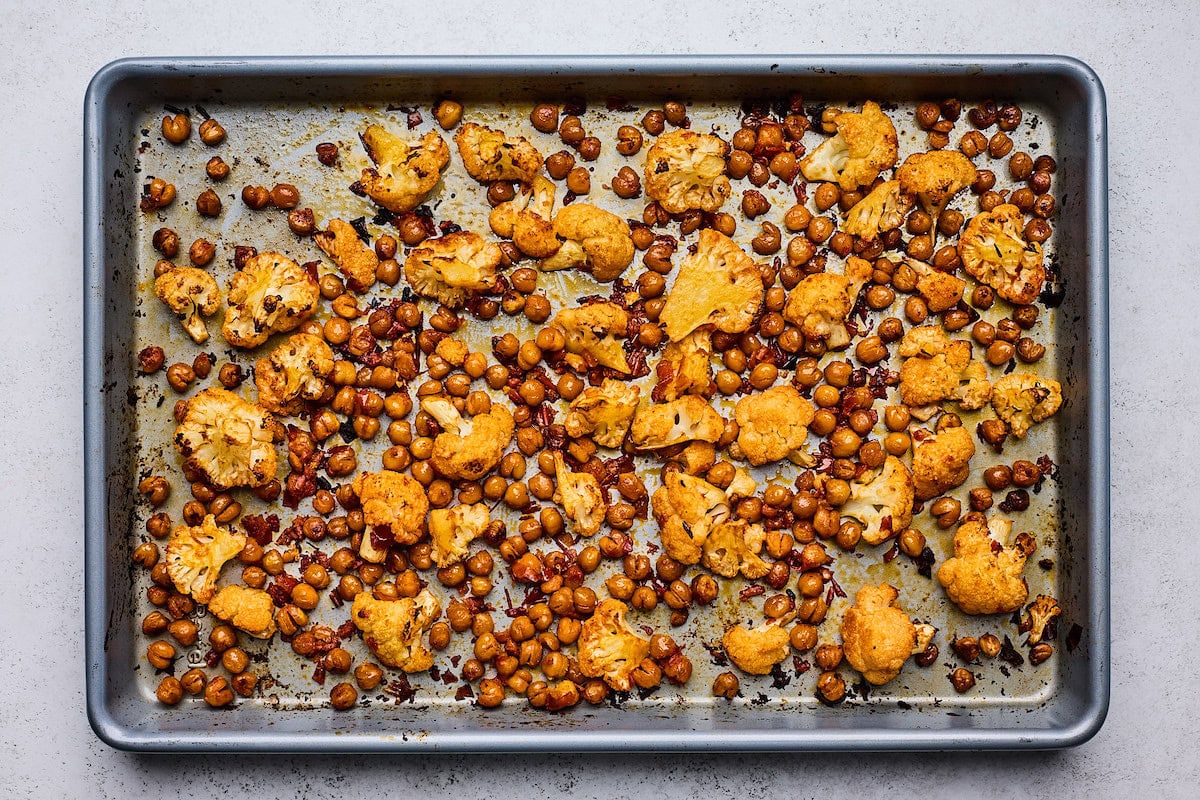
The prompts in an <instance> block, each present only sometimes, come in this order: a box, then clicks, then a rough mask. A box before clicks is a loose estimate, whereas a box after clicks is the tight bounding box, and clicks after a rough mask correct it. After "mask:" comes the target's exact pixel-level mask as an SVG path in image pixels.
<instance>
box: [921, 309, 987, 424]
mask: <svg viewBox="0 0 1200 800" xmlns="http://www.w3.org/2000/svg"><path fill="white" fill-rule="evenodd" d="M898 352H899V353H900V355H902V356H904V358H905V361H904V364H902V365H901V367H900V398H901V399H902V400H904V403H905V405H909V406H913V407H920V406H926V405H929V404H931V403H938V402H941V401H942V400H955V401H957V402H958V403H959V404H960V405H961V406H962V407H963V408H965V409H967V410H969V411H974V410H975V409H978V408H983V406H984V405H986V404H987V401H988V398H990V397H991V395H992V386H991V384H990V383H988V380H987V369H986V368H984V366H983V364H982V363H980V362H979V361H974V360H972V358H971V343H970V342H967V341H964V340H961V339H951V338H950V337H949V336H947V335H946V332H945V331H944V330H943V329H942V328H941V326H939V325H923V326H921V327H919V328H910V329H909V330H908V332H907V333H905V334H904V338H903V339H902V340H901V342H900V347H899V348H898Z"/></svg>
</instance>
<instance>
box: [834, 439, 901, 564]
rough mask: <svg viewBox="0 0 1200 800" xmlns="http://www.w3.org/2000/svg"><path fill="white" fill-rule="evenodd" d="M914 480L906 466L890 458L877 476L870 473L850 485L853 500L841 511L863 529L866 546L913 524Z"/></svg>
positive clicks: (894, 458)
mask: <svg viewBox="0 0 1200 800" xmlns="http://www.w3.org/2000/svg"><path fill="white" fill-rule="evenodd" d="M912 507H913V478H912V473H910V472H909V471H908V467H906V466H904V462H903V461H901V460H900V459H898V458H896V457H895V456H888V457H887V458H886V459H885V460H884V462H883V468H882V469H881V470H880V471H878V472H867V473H864V474H863V475H862V476H860V477H859V478H858V479H857V480H855V482H854V483H852V484H850V499H849V500H847V501H846V503H845V504H844V505H843V506H842V507H841V509H839V510H840V511H841V514H842V516H843V517H849V518H850V519H854V520H857V521H858V522H859V524H860V525H862V526H863V534H862V538H863V541H865V542H866V543H867V544H879V543H880V542H883V541H885V540H887V539H889V538H890V537H891V536H892V535H894V534H896V533H899V532H900V531H902V530H904V529H905V528H907V527H908V525H909V523H910V522H912Z"/></svg>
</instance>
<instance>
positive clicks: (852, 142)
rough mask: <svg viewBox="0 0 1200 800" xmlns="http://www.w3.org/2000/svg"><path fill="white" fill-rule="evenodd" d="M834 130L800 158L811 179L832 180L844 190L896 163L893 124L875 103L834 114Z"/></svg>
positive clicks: (864, 184) (851, 189) (803, 169)
mask: <svg viewBox="0 0 1200 800" xmlns="http://www.w3.org/2000/svg"><path fill="white" fill-rule="evenodd" d="M833 123H834V125H836V126H837V133H836V134H835V135H833V136H831V137H830V138H828V139H826V140H825V141H823V142H821V144H819V145H817V148H816V149H815V150H813V151H812V152H811V153H809V154H808V155H807V156H805V157H804V158H802V159H801V160H800V171H801V172H803V173H804V177H805V178H807V179H808V180H810V181H831V182H834V183H836V184H838V185H839V186H841V187H842V189H844V190H845V191H847V192H849V191H853V190H855V189H857V188H858V187H860V186H868V185H870V183H871V182H872V181H873V180H875V178H876V177H878V175H879V173H880V172H882V171H883V170H885V169H888V168H889V167H891V166H893V165H894V164H895V163H896V151H897V142H896V126H895V125H893V124H892V121H891V120H890V119H888V116H887V115H886V114H884V113H883V111H882V110H880V108H879V104H878V103H873V102H871V101H870V100H868V101H867V102H866V103H863V109H862V113H860V114H855V113H854V112H850V111H846V112H843V113H841V114H838V115H837V116H836V117H834V118H833Z"/></svg>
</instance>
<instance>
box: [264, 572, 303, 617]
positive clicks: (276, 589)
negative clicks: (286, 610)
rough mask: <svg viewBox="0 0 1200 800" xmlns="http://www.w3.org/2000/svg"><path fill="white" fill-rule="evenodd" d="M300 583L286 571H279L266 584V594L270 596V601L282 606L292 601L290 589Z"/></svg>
mask: <svg viewBox="0 0 1200 800" xmlns="http://www.w3.org/2000/svg"><path fill="white" fill-rule="evenodd" d="M299 583H300V581H299V580H297V579H296V578H293V577H292V576H291V575H288V574H287V573H286V572H281V573H279V574H278V575H276V576H275V580H273V581H271V584H270V585H269V586H267V594H269V595H270V596H271V601H272V602H273V603H275V605H276V606H278V607H279V608H283V607H284V606H286V605H287V604H288V603H290V602H292V589H294V588H295V587H296V586H297V585H298V584H299Z"/></svg>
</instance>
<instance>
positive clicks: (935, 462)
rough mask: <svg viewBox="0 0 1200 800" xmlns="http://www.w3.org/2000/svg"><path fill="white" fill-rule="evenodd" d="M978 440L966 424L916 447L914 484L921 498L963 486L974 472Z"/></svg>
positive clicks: (932, 496) (930, 437)
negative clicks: (973, 463) (972, 435)
mask: <svg viewBox="0 0 1200 800" xmlns="http://www.w3.org/2000/svg"><path fill="white" fill-rule="evenodd" d="M973 455H975V442H974V440H972V439H971V434H970V432H969V431H968V430H967V429H966V428H964V427H961V426H960V427H957V428H946V429H945V430H943V431H941V432H940V433H937V434H936V435H930V436H928V437H927V438H926V439H925V440H924V441H922V442H921V443H920V444H918V445H917V447H916V449H915V450H914V451H913V461H912V474H913V486H914V488H915V492H914V493H915V494H916V497H917V499H918V500H929V499H931V498H934V497H937V496H938V495H939V494H943V493H944V492H948V491H950V490H951V489H953V488H954V487H956V486H961V485H962V484H963V482H964V481H966V479H967V476H968V475H969V474H970V473H971V457H972V456H973Z"/></svg>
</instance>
